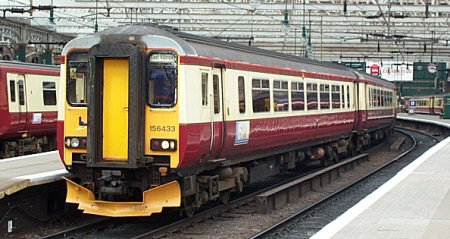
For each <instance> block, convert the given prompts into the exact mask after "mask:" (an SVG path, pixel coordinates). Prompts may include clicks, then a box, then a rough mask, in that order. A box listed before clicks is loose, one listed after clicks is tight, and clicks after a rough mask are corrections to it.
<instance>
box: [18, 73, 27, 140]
mask: <svg viewBox="0 0 450 239" xmlns="http://www.w3.org/2000/svg"><path fill="white" fill-rule="evenodd" d="M26 92H27V91H26V81H25V75H22V74H19V75H17V93H18V98H19V105H18V115H19V117H18V125H19V127H18V129H19V133H26V129H27V97H26Z"/></svg>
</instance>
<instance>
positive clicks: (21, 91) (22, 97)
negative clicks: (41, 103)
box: [17, 80, 25, 105]
mask: <svg viewBox="0 0 450 239" xmlns="http://www.w3.org/2000/svg"><path fill="white" fill-rule="evenodd" d="M17 88H18V90H17V91H18V93H19V105H25V82H24V81H23V80H18V81H17Z"/></svg>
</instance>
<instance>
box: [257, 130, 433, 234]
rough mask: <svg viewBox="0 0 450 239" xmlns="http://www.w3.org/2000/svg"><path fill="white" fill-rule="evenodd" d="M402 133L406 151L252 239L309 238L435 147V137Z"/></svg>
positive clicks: (409, 131)
mask: <svg viewBox="0 0 450 239" xmlns="http://www.w3.org/2000/svg"><path fill="white" fill-rule="evenodd" d="M401 131H402V132H404V133H407V134H408V135H410V137H411V139H413V140H414V145H413V147H411V148H410V149H409V150H408V151H406V152H404V153H403V154H401V155H400V156H398V157H397V158H395V159H394V160H392V161H390V162H388V163H386V164H385V165H382V166H381V167H379V168H378V169H376V170H375V171H374V172H372V173H370V174H368V175H367V176H364V177H362V178H360V179H359V180H357V181H356V182H354V183H352V184H350V185H348V186H347V187H344V188H342V189H341V190H339V191H337V192H335V193H333V194H330V195H329V196H327V197H325V198H323V199H322V200H320V201H317V202H316V203H314V204H311V205H310V206H309V207H306V208H304V209H302V210H300V211H298V212H296V213H295V214H294V215H292V216H290V217H288V218H286V219H284V220H282V221H280V222H279V223H276V224H274V225H273V226H271V227H269V228H267V229H265V230H263V231H261V232H259V233H257V234H256V235H254V236H253V237H251V238H252V239H261V238H309V237H310V236H312V235H313V234H315V233H316V232H317V231H319V230H320V229H321V228H322V227H324V226H325V225H327V224H328V223H329V222H331V221H332V220H334V219H335V218H336V217H338V216H339V215H341V214H342V213H343V212H345V211H346V210H347V209H348V208H350V207H351V206H352V205H354V204H355V203H357V202H358V201H359V200H360V199H362V198H364V197H365V196H366V195H368V194H370V192H372V191H373V190H374V189H376V188H377V187H379V186H380V185H382V184H383V183H384V182H385V181H387V180H388V179H389V178H391V177H392V176H394V175H395V173H396V172H398V171H399V170H400V169H402V168H403V167H404V166H406V165H408V164H409V163H410V162H412V161H414V159H416V158H417V157H418V156H419V155H421V154H422V153H423V152H425V151H426V150H427V149H428V148H429V147H430V146H431V145H434V144H435V143H430V142H436V141H437V139H436V138H435V137H433V136H430V135H425V134H423V133H420V132H417V131H413V130H406V129H403V130H401ZM358 192H363V193H358ZM355 195H356V196H355Z"/></svg>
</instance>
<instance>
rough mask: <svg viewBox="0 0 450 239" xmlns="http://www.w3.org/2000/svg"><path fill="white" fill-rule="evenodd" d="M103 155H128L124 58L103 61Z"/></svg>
mask: <svg viewBox="0 0 450 239" xmlns="http://www.w3.org/2000/svg"><path fill="white" fill-rule="evenodd" d="M103 159H104V160H127V159H128V59H126V58H117V59H116V58H111V59H108V58H106V59H104V61H103Z"/></svg>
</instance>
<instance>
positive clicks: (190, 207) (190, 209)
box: [182, 196, 197, 217]
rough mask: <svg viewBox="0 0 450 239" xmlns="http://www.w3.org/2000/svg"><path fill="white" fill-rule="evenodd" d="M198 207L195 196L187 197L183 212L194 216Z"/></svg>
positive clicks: (187, 215) (184, 201) (188, 215)
mask: <svg viewBox="0 0 450 239" xmlns="http://www.w3.org/2000/svg"><path fill="white" fill-rule="evenodd" d="M196 210H197V207H196V205H195V196H188V197H185V198H184V200H183V210H182V212H183V214H184V215H185V216H186V217H192V216H194V214H195V211H196Z"/></svg>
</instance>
